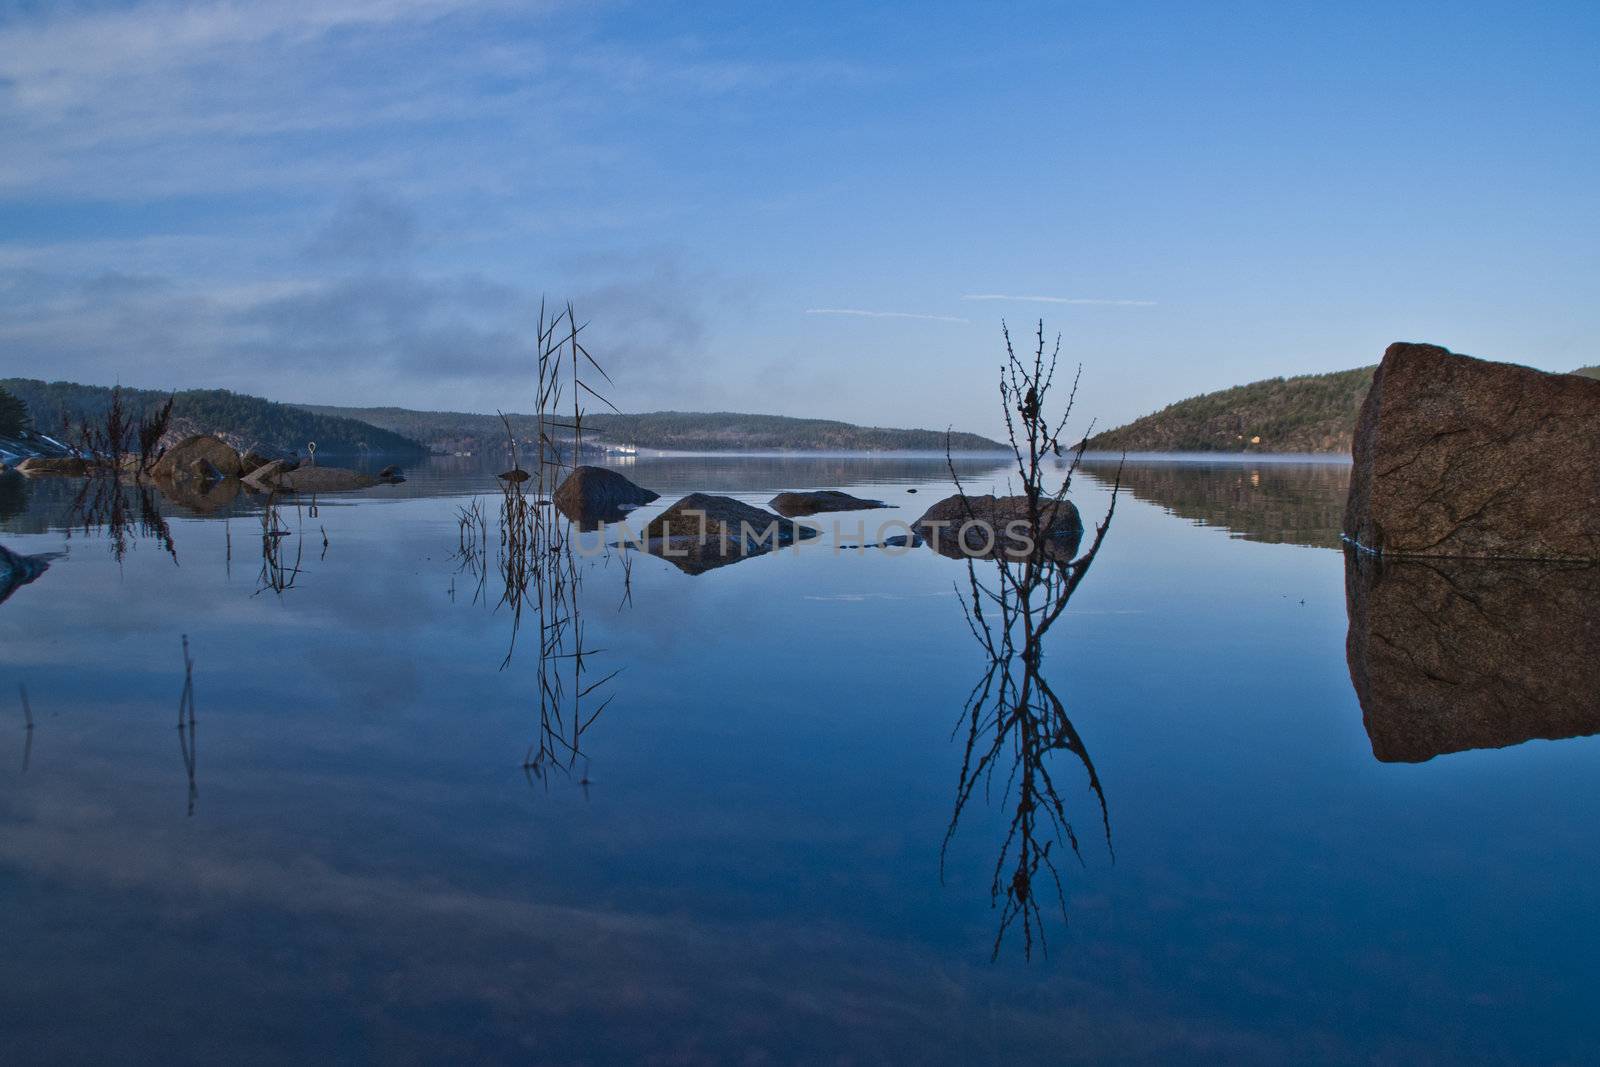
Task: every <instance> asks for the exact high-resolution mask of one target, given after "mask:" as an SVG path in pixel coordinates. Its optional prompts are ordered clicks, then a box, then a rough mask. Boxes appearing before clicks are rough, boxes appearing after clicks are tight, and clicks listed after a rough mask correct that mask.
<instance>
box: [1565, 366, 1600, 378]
mask: <svg viewBox="0 0 1600 1067" xmlns="http://www.w3.org/2000/svg"><path fill="white" fill-rule="evenodd" d="M1572 373H1573V374H1581V375H1583V376H1584V377H1585V378H1600V367H1579V368H1578V369H1577V370H1575V371H1573V372H1572Z"/></svg>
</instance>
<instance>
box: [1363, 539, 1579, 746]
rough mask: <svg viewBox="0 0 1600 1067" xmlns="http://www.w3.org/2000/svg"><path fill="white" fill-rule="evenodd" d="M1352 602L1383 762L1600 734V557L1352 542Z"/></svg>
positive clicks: (1372, 735) (1374, 738)
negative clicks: (1515, 555)
mask: <svg viewBox="0 0 1600 1067" xmlns="http://www.w3.org/2000/svg"><path fill="white" fill-rule="evenodd" d="M1345 603H1346V607H1347V609H1348V611H1349V616H1350V629H1349V633H1348V635H1347V637H1346V639H1345V654H1346V657H1347V660H1348V662H1349V667H1350V680H1351V682H1352V683H1353V684H1354V686H1355V691H1356V696H1357V697H1358V698H1359V700H1360V701H1361V712H1362V721H1363V723H1364V724H1365V726H1366V729H1367V736H1368V738H1369V739H1370V740H1371V742H1372V754H1373V755H1374V756H1375V757H1377V758H1378V759H1379V760H1381V761H1383V762H1385V763H1394V762H1405V763H1417V762H1421V761H1423V760H1427V759H1432V758H1433V757H1434V756H1437V755H1441V754H1443V753H1447V752H1460V751H1462V750H1464V749H1471V748H1503V747H1505V746H1507V745H1515V744H1520V743H1521V742H1523V741H1527V740H1530V739H1532V738H1549V739H1554V738H1563V737H1576V736H1579V735H1584V734H1593V733H1600V566H1594V565H1587V564H1571V563H1541V562H1531V561H1488V560H1447V559H1429V560H1381V559H1375V558H1373V557H1372V556H1370V555H1364V554H1360V553H1357V552H1355V551H1353V550H1347V552H1346V555H1345Z"/></svg>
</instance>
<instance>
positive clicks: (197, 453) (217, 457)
mask: <svg viewBox="0 0 1600 1067" xmlns="http://www.w3.org/2000/svg"><path fill="white" fill-rule="evenodd" d="M197 463H209V464H210V465H211V466H212V467H215V468H216V471H217V475H218V476H219V477H222V478H237V477H239V474H240V472H241V469H242V468H241V465H240V463H239V453H237V452H235V451H234V450H233V446H232V445H230V444H228V442H226V441H224V440H222V439H220V438H217V437H212V436H211V435H210V434H196V435H195V436H194V437H185V438H184V439H183V440H182V441H179V442H178V443H177V444H175V445H173V446H172V447H171V448H169V449H167V450H166V452H164V453H163V454H162V456H161V458H160V459H158V460H156V461H155V463H154V465H152V466H151V468H150V473H151V474H153V475H155V476H156V477H157V478H183V477H188V476H190V475H191V472H193V471H194V470H195V464H197Z"/></svg>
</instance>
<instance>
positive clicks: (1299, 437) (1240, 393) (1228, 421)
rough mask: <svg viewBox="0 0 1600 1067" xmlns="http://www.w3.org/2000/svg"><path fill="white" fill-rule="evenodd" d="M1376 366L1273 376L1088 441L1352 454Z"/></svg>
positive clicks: (1109, 447) (1112, 446)
mask: <svg viewBox="0 0 1600 1067" xmlns="http://www.w3.org/2000/svg"><path fill="white" fill-rule="evenodd" d="M1376 369H1377V368H1376V367H1357V368H1356V369H1355V370H1346V371H1337V372H1335V373H1333V374H1304V375H1300V376H1298V377H1294V378H1268V379H1267V380H1266V381H1260V382H1251V383H1250V384H1249V385H1239V386H1235V387H1234V388H1232V389H1223V390H1221V391H1220V392H1215V393H1206V394H1204V395H1202V396H1196V397H1190V398H1189V399H1188V400H1180V401H1178V402H1177V403H1176V404H1169V405H1167V406H1166V407H1164V408H1162V409H1161V410H1160V411H1158V412H1156V413H1155V414H1153V415H1146V416H1145V417H1144V418H1142V419H1135V420H1134V421H1133V422H1130V423H1128V424H1127V425H1126V426H1119V427H1117V428H1116V429H1114V430H1107V431H1106V432H1105V433H1101V434H1096V435H1095V436H1094V437H1092V438H1090V439H1089V447H1090V448H1091V449H1094V450H1096V451H1100V450H1104V451H1119V452H1120V451H1127V452H1348V451H1350V439H1351V437H1352V435H1353V434H1354V433H1355V427H1356V415H1357V414H1358V413H1359V412H1360V410H1361V401H1362V400H1363V399H1365V398H1366V395H1367V388H1368V386H1370V385H1371V384H1372V372H1373V371H1375V370H1376Z"/></svg>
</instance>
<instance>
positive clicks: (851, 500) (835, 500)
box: [767, 489, 892, 518]
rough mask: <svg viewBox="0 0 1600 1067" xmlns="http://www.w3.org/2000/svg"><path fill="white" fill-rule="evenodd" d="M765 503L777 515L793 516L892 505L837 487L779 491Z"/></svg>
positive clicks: (864, 509) (861, 509) (863, 509)
mask: <svg viewBox="0 0 1600 1067" xmlns="http://www.w3.org/2000/svg"><path fill="white" fill-rule="evenodd" d="M767 503H768V504H769V505H770V506H771V507H772V510H773V511H776V512H777V513H778V514H779V515H785V516H787V517H789V518H795V517H797V516H800V515H816V514H819V513H821V512H824V511H866V510H868V509H869V508H887V507H891V506H892V505H889V504H885V503H884V502H883V501H881V500H863V499H861V498H860V497H858V496H851V495H850V494H849V493H841V492H839V490H837V489H817V490H815V491H812V492H805V493H779V494H778V495H777V496H775V497H773V498H772V499H771V500H769V501H767Z"/></svg>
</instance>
